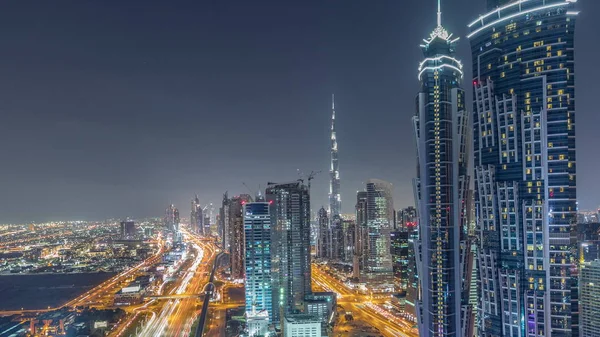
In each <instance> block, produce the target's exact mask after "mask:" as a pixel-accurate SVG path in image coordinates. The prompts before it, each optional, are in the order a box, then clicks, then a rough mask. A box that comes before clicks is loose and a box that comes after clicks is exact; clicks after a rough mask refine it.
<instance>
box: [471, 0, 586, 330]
mask: <svg viewBox="0 0 600 337" xmlns="http://www.w3.org/2000/svg"><path fill="white" fill-rule="evenodd" d="M489 2H493V1H489ZM496 2H497V5H498V6H497V7H495V8H494V9H492V8H491V7H492V6H490V7H489V8H490V11H489V12H488V13H486V14H484V15H481V16H480V17H479V18H478V19H477V20H475V21H473V22H472V23H471V24H470V25H469V28H470V34H469V35H468V37H469V39H470V42H471V51H472V57H473V76H474V77H473V87H474V104H473V130H474V152H475V156H474V158H475V164H474V166H475V200H476V209H477V214H478V221H477V224H478V228H477V234H478V236H479V244H480V247H479V254H478V263H479V271H480V284H481V302H480V305H479V314H480V315H479V317H481V325H480V327H479V335H480V336H490V337H492V336H507V337H522V336H525V337H533V336H546V337H556V336H561V337H563V336H565V337H567V336H577V335H578V329H579V320H578V291H577V265H576V259H575V254H574V252H575V251H576V249H575V247H576V246H575V245H576V242H573V240H572V239H571V234H570V233H571V231H572V228H573V226H575V224H576V212H577V202H576V160H575V71H574V44H573V37H574V30H575V18H576V16H577V12H576V11H575V10H574V7H575V3H576V2H577V0H520V1H510V2H508V1H496Z"/></svg>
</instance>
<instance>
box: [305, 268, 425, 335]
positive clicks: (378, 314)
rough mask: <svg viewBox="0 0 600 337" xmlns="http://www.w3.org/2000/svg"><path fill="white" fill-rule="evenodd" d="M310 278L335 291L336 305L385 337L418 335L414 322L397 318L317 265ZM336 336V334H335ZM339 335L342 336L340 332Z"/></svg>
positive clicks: (320, 285)
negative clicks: (336, 296)
mask: <svg viewBox="0 0 600 337" xmlns="http://www.w3.org/2000/svg"><path fill="white" fill-rule="evenodd" d="M312 279H313V284H314V285H315V286H316V287H319V288H321V289H325V290H327V291H332V292H335V293H336V294H337V295H338V300H337V302H338V305H340V306H342V307H344V309H345V310H346V311H351V312H352V315H353V316H354V318H355V319H357V320H362V321H364V322H368V324H370V325H371V326H373V327H375V328H377V329H378V330H379V331H380V333H381V334H382V335H383V336H385V337H418V336H419V334H418V333H417V332H416V331H415V330H414V329H413V328H412V326H413V325H414V323H412V322H408V321H405V320H403V319H400V318H398V317H397V316H395V315H393V314H392V313H390V312H387V311H386V310H385V309H384V308H383V307H381V306H380V305H379V304H378V303H377V302H373V301H372V300H371V298H370V296H368V295H363V294H359V293H357V292H354V291H353V290H352V289H349V288H348V287H347V286H346V285H344V284H343V283H342V282H340V281H338V280H337V279H336V278H334V277H332V276H330V275H329V274H327V273H326V272H324V271H323V270H321V268H320V267H319V266H317V265H313V266H312ZM335 336H336V337H337V336H338V334H336V335H335ZM339 336H342V334H340V335H339Z"/></svg>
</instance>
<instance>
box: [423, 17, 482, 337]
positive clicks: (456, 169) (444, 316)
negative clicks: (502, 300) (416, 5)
mask: <svg viewBox="0 0 600 337" xmlns="http://www.w3.org/2000/svg"><path fill="white" fill-rule="evenodd" d="M424 41H425V43H426V44H425V45H422V46H421V47H422V49H423V53H424V56H425V59H424V60H423V62H421V63H420V65H419V80H420V82H421V92H420V93H419V95H418V97H417V105H418V112H417V115H416V116H415V118H414V122H415V133H416V136H417V153H418V162H419V166H418V167H419V172H418V179H417V181H416V182H415V186H416V193H415V198H416V204H417V208H418V210H419V230H420V234H419V239H418V240H416V242H415V243H414V244H415V255H416V256H415V259H416V262H417V271H418V272H417V273H418V281H419V287H418V288H419V289H420V291H421V293H420V295H419V296H418V297H419V298H418V299H417V303H416V307H417V310H416V311H417V312H416V315H417V319H418V326H419V335H421V336H431V337H448V336H451V337H459V336H471V335H472V332H473V330H472V326H473V323H474V315H473V311H472V308H473V306H472V304H470V303H469V297H468V296H464V298H463V294H468V293H469V290H470V288H471V282H470V280H471V277H470V275H471V271H470V270H469V271H466V269H467V267H466V266H467V265H472V263H471V259H472V256H473V255H472V252H471V248H470V247H471V245H470V244H469V239H468V233H467V227H468V226H467V217H466V212H465V205H466V201H467V190H468V186H469V176H468V173H467V167H468V154H467V151H468V149H467V144H468V143H469V141H468V139H469V137H468V134H469V131H468V127H467V124H468V120H469V118H468V113H467V111H466V110H465V93H464V91H463V89H462V88H461V85H460V83H461V81H462V77H463V72H462V64H461V63H460V61H459V60H457V59H456V58H455V57H454V55H455V51H456V50H455V48H456V43H455V42H456V39H452V34H449V33H448V32H447V31H446V30H445V29H444V28H443V27H442V25H441V11H440V10H438V26H437V27H436V29H435V30H434V31H433V32H432V33H431V35H430V38H429V39H427V40H424Z"/></svg>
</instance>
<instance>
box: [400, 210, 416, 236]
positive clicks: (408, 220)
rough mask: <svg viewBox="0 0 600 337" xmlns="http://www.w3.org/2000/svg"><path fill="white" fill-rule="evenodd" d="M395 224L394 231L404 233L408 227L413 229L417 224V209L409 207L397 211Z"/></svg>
mask: <svg viewBox="0 0 600 337" xmlns="http://www.w3.org/2000/svg"><path fill="white" fill-rule="evenodd" d="M397 223H398V226H397V228H396V230H398V231H405V230H407V229H408V227H414V226H415V225H416V223H417V209H416V208H414V207H413V206H409V207H407V208H404V209H402V210H400V211H398V217H397Z"/></svg>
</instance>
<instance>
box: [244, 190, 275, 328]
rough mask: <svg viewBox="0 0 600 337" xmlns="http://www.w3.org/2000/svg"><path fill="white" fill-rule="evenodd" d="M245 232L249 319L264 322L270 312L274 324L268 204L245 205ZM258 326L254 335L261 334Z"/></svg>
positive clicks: (270, 319) (247, 313)
mask: <svg viewBox="0 0 600 337" xmlns="http://www.w3.org/2000/svg"><path fill="white" fill-rule="evenodd" d="M244 231H245V246H246V249H245V252H246V253H245V254H246V258H245V271H246V273H245V274H246V279H245V281H246V282H245V291H246V292H245V298H246V316H247V317H248V320H249V321H251V320H254V321H257V322H262V318H263V317H264V316H265V313H267V316H268V321H269V322H270V323H271V324H272V323H273V318H274V317H273V297H272V290H273V288H272V283H271V216H270V215H269V203H267V202H250V203H246V204H245V205H244ZM256 326H257V327H259V328H257V329H256V330H258V331H255V333H254V334H253V333H252V331H251V334H250V335H251V336H255V335H256V336H258V335H260V332H264V331H260V330H262V329H261V328H260V327H263V328H264V326H263V325H261V324H256Z"/></svg>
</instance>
